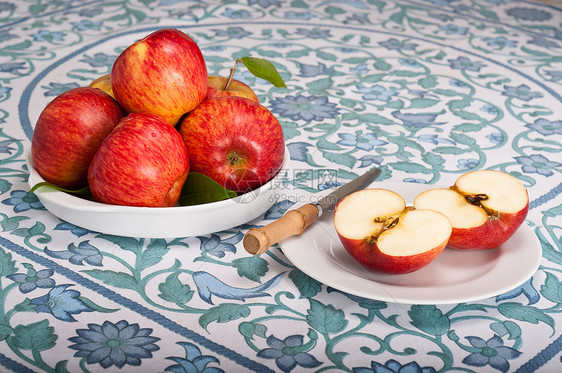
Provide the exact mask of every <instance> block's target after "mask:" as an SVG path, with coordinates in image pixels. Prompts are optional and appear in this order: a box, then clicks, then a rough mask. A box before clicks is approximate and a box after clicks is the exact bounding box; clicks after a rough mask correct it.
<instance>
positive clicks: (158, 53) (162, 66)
mask: <svg viewBox="0 0 562 373" xmlns="http://www.w3.org/2000/svg"><path fill="white" fill-rule="evenodd" d="M111 86H112V88H113V93H114V94H115V98H116V99H117V101H119V103H120V104H121V106H123V108H125V110H127V111H129V112H135V113H138V112H144V113H151V114H157V115H160V116H161V117H163V118H164V119H165V120H166V121H167V122H168V123H169V124H171V125H175V124H176V123H178V121H179V119H180V118H181V116H182V115H184V114H185V113H187V112H189V111H191V110H193V109H194V108H195V107H196V106H197V105H199V103H200V102H201V101H203V99H204V98H205V95H206V94H207V67H206V65H205V61H204V59H203V55H202V54H201V50H200V49H199V47H198V46H197V44H196V43H195V42H194V41H193V40H192V39H191V38H190V37H189V36H188V35H186V34H185V33H183V32H182V31H179V30H174V29H161V30H158V31H156V32H154V33H152V34H150V35H148V36H146V37H145V38H143V39H141V40H139V41H137V42H136V43H134V44H132V45H130V46H129V47H128V48H127V49H125V50H124V51H123V52H122V53H121V54H120V55H119V56H118V57H117V60H116V61H115V63H114V64H113V68H112V69H111Z"/></svg>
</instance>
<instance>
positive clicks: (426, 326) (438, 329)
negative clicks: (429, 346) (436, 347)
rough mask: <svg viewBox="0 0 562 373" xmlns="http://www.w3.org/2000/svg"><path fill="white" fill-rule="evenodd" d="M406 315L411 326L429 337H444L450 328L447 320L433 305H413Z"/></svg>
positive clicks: (449, 322)
mask: <svg viewBox="0 0 562 373" xmlns="http://www.w3.org/2000/svg"><path fill="white" fill-rule="evenodd" d="M408 315H409V316H410V318H411V319H412V322H411V324H412V325H413V326H415V327H416V328H418V329H419V330H421V331H423V332H425V333H427V334H430V335H436V336H437V335H445V334H447V333H448V332H449V329H450V327H451V321H450V320H449V318H448V317H447V316H445V315H443V313H442V312H441V310H440V309H439V308H437V307H435V306H433V305H413V306H412V307H411V308H410V310H409V311H408Z"/></svg>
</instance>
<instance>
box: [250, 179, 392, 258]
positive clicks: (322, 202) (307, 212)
mask: <svg viewBox="0 0 562 373" xmlns="http://www.w3.org/2000/svg"><path fill="white" fill-rule="evenodd" d="M380 174H381V170H380V169H378V168H373V169H371V170H370V171H367V172H366V173H364V174H363V175H361V176H359V177H357V178H355V179H353V180H351V181H350V182H348V183H347V184H344V185H342V186H340V187H339V188H337V189H336V190H334V191H333V192H332V193H330V194H328V195H327V196H324V197H321V198H320V199H319V201H318V202H317V203H307V204H306V205H303V206H301V207H299V208H298V209H296V210H290V211H288V212H287V213H286V214H285V215H283V216H282V217H281V218H279V219H278V220H275V221H274V222H272V223H270V224H268V225H266V226H264V227H262V228H252V229H250V230H249V231H248V233H246V235H245V236H244V240H243V245H244V248H245V249H246V251H247V252H249V253H250V254H254V255H257V254H263V253H265V252H266V251H267V250H268V249H269V247H270V246H272V245H274V244H276V243H277V242H280V241H282V240H284V239H285V238H287V237H290V236H298V235H300V234H301V233H302V232H304V230H305V229H306V228H307V227H308V226H309V225H310V224H312V223H314V222H315V221H316V220H317V219H318V218H319V217H320V215H322V213H323V212H325V211H330V210H333V209H334V208H335V207H336V204H337V203H338V202H339V201H340V200H341V199H342V198H343V197H345V196H347V195H349V194H351V193H353V192H356V191H358V190H361V189H364V188H366V187H367V186H369V184H371V183H372V182H373V181H374V180H375V179H376V178H377V177H379V175H380Z"/></svg>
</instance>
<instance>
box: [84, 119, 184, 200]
mask: <svg viewBox="0 0 562 373" xmlns="http://www.w3.org/2000/svg"><path fill="white" fill-rule="evenodd" d="M188 172H189V159H188V156H187V150H186V149H185V145H184V143H183V140H182V138H181V136H180V134H179V132H178V131H177V130H176V129H175V128H174V127H172V126H170V125H169V124H168V123H166V121H164V120H163V119H162V118H161V117H159V116H157V115H153V114H148V113H133V114H129V115H127V116H126V117H125V118H123V120H122V121H121V122H119V124H118V125H117V127H115V129H114V130H113V132H112V133H111V134H110V135H109V136H108V137H107V138H106V139H105V140H104V141H103V143H102V144H101V146H100V147H99V149H98V151H97V153H96V155H95V157H94V159H93V160H92V163H91V165H90V169H89V171H88V183H89V185H90V191H91V192H92V196H93V197H94V198H95V199H96V200H97V201H99V202H103V203H108V204H114V205H127V206H146V207H166V206H174V205H175V204H176V203H177V202H178V199H179V197H180V193H181V189H182V187H183V184H184V183H185V179H186V178H187V174H188Z"/></svg>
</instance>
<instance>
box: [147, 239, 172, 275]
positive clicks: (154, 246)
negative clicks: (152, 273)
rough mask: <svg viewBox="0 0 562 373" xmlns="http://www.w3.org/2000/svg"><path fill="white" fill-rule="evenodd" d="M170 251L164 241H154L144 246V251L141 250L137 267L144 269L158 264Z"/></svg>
mask: <svg viewBox="0 0 562 373" xmlns="http://www.w3.org/2000/svg"><path fill="white" fill-rule="evenodd" d="M168 251H170V248H169V247H168V244H167V243H166V241H165V240H162V239H155V240H152V241H151V242H150V244H148V246H146V249H145V250H143V252H142V254H141V258H140V263H139V267H140V268H141V269H145V268H148V267H151V266H153V265H155V264H158V263H160V261H161V260H162V257H163V256H164V255H165V254H166V253H167V252H168Z"/></svg>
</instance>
